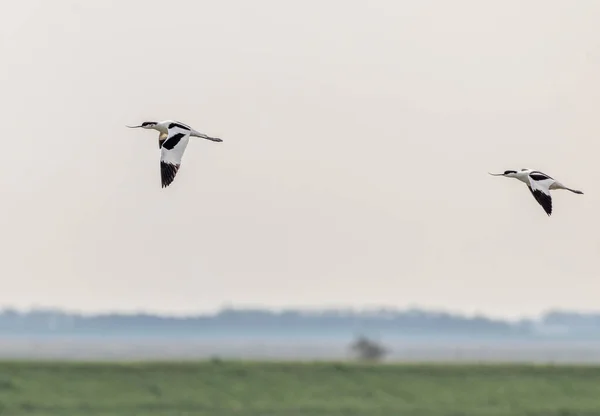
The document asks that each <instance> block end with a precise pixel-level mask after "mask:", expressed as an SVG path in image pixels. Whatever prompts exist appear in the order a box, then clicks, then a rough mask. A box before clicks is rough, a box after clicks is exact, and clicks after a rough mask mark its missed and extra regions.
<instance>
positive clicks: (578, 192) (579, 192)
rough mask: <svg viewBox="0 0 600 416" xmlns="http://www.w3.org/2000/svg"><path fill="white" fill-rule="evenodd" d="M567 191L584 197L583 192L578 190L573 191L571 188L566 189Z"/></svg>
mask: <svg viewBox="0 0 600 416" xmlns="http://www.w3.org/2000/svg"><path fill="white" fill-rule="evenodd" d="M565 189H566V190H567V191H571V192H573V193H574V194H579V195H583V192H581V191H578V190H577V189H571V188H565Z"/></svg>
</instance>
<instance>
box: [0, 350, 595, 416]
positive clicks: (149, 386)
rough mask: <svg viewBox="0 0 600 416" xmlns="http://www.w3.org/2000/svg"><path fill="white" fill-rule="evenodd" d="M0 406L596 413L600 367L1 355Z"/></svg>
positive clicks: (112, 410) (2, 409)
mask: <svg viewBox="0 0 600 416" xmlns="http://www.w3.org/2000/svg"><path fill="white" fill-rule="evenodd" d="M0 415H9V416H18V415H28V416H32V415H56V416H75V415H77V416H80V415H86V416H92V415H106V416H109V415H110V416H116V415H123V416H132V415H165V416H166V415H169V416H176V415H206V416H220V415H237V416H240V415H253V416H259V415H260V416H268V415H290V416H291V415H293V416H304V415H306V416H311V415H313V416H317V415H319V416H321V415H345V416H346V415H365V416H367V415H368V416H375V415H394V416H408V415H416V416H425V415H432V416H434V415H435V416H441V415H448V416H450V415H452V416H459V415H473V416H492V415H494V416H500V415H503V416H519V415H529V416H534V415H535V416H551V415H561V416H567V415H587V416H590V415H600V367H566V366H556V367H551V366H525V365H510V366H509V365H487V366H483V365H481V366H478V365H380V366H370V365H360V364H336V363H314V364H313V363H311V364H305V363H246V362H218V361H217V362H199V363H198V362H194V363H187V362H182V363H139V364H138V363H126V364H102V363H55V362H48V363H35V362H30V363H26V362H3V363H0Z"/></svg>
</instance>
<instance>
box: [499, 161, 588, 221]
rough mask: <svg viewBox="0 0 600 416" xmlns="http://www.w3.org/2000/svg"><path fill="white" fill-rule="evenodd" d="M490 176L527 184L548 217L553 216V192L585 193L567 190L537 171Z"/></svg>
mask: <svg viewBox="0 0 600 416" xmlns="http://www.w3.org/2000/svg"><path fill="white" fill-rule="evenodd" d="M488 173H489V172H488ZM490 175H492V176H505V177H507V178H515V179H518V180H520V181H521V182H523V183H525V185H527V187H528V188H529V190H530V191H531V194H532V195H533V197H534V198H535V200H536V201H537V202H538V203H539V204H540V205H541V206H542V208H544V211H546V214H548V216H550V215H551V214H552V196H551V195H550V191H551V190H555V189H566V190H567V191H571V192H573V193H576V194H580V195H581V194H583V192H581V191H578V190H576V189H571V188H567V187H566V186H564V185H563V184H562V183H560V182H558V181H557V180H555V179H553V178H551V177H550V176H548V175H546V174H545V173H542V172H540V171H537V170H531V169H521V170H520V171H518V172H517V171H516V170H506V171H504V173H490Z"/></svg>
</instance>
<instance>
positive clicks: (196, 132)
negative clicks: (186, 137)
mask: <svg viewBox="0 0 600 416" xmlns="http://www.w3.org/2000/svg"><path fill="white" fill-rule="evenodd" d="M190 136H192V137H200V138H202V139H206V140H211V141H213V142H222V141H223V140H222V139H219V138H218V137H211V136H208V135H206V134H204V133H200V132H199V131H196V130H192V134H191V135H190Z"/></svg>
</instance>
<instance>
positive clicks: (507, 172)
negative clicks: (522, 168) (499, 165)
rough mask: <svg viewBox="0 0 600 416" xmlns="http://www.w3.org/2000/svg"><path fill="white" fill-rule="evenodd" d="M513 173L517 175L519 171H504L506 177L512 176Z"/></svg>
mask: <svg viewBox="0 0 600 416" xmlns="http://www.w3.org/2000/svg"><path fill="white" fill-rule="evenodd" d="M511 173H513V174H514V173H517V171H516V170H505V171H504V175H510V174H511Z"/></svg>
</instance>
